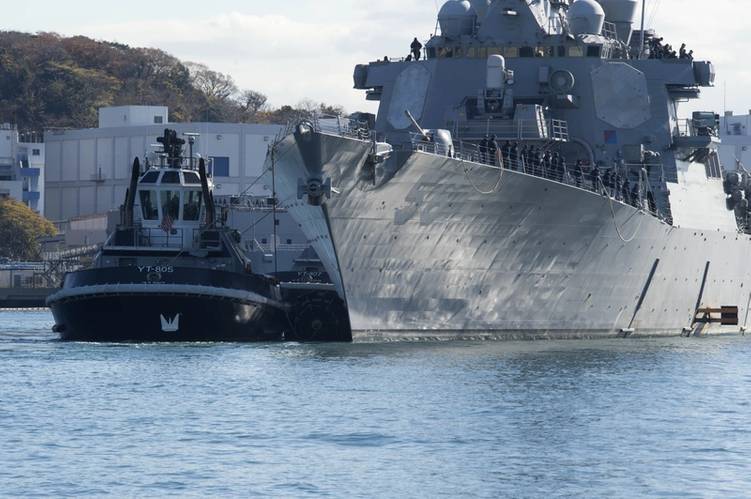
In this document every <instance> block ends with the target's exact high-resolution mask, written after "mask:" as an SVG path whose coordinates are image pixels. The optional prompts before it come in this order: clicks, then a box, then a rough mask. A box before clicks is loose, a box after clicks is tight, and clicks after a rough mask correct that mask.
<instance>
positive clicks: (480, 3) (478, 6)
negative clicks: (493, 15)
mask: <svg viewBox="0 0 751 499" xmlns="http://www.w3.org/2000/svg"><path fill="white" fill-rule="evenodd" d="M469 3H470V5H472V9H474V11H475V14H476V15H477V21H478V22H480V23H482V20H483V19H485V15H486V14H487V13H488V7H490V3H491V0H469Z"/></svg>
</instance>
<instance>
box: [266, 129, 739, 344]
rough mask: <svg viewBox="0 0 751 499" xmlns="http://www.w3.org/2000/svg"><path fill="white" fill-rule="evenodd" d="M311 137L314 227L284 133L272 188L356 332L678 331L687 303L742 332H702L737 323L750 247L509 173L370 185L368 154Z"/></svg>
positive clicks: (448, 162) (434, 168) (431, 160)
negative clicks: (340, 294) (316, 153)
mask: <svg viewBox="0 0 751 499" xmlns="http://www.w3.org/2000/svg"><path fill="white" fill-rule="evenodd" d="M316 137H317V138H318V139H319V140H321V141H323V142H324V147H323V148H322V149H323V150H324V151H336V154H335V155H334V154H329V155H327V156H326V157H325V158H324V161H323V163H324V164H323V172H324V175H326V176H328V177H330V178H331V179H332V181H333V185H334V187H335V191H336V192H335V193H334V194H333V195H332V198H331V199H330V200H328V201H327V202H326V210H327V214H328V217H325V216H324V213H323V211H322V210H321V209H320V208H315V207H311V206H309V205H307V204H306V203H305V202H304V201H300V200H298V199H297V196H296V194H295V192H296V186H297V182H298V179H301V178H306V176H307V172H306V171H305V167H304V165H303V163H302V160H301V156H300V154H299V151H297V145H296V143H295V141H294V138H293V137H291V136H290V137H287V138H286V139H285V140H284V141H282V142H281V143H280V144H279V145H278V146H277V152H278V153H277V158H278V162H277V172H278V173H277V176H278V178H280V179H281V181H279V182H278V183H277V185H278V186H281V188H280V197H281V199H283V200H286V203H285V204H286V205H287V206H288V208H289V209H290V211H291V213H292V214H293V216H294V217H295V218H297V219H298V221H300V223H301V224H302V228H303V230H305V231H306V233H307V236H308V237H309V238H310V239H311V240H312V241H313V242H314V244H315V245H316V249H317V250H318V251H319V254H321V255H323V256H324V260H325V263H326V265H327V267H329V271H330V272H332V274H333V272H334V270H335V269H334V268H332V266H336V265H337V261H338V267H339V269H340V270H341V282H342V284H343V288H344V292H345V294H346V300H347V304H348V306H349V311H350V318H351V321H352V327H353V330H355V331H357V332H358V335H359V336H361V337H362V336H368V337H376V338H379V337H384V338H388V337H392V336H396V335H400V336H408V337H437V338H442V337H445V338H450V337H457V336H458V337H494V338H509V339H516V338H544V337H593V336H617V335H621V334H624V331H625V332H627V333H630V334H633V335H662V334H668V335H670V334H673V335H678V334H682V333H683V332H684V328H688V327H690V326H691V324H692V321H693V318H694V314H695V311H696V309H697V306H706V307H720V306H737V307H739V310H740V313H739V318H740V327H739V326H735V327H727V328H726V327H723V328H720V327H714V328H713V329H712V331H713V332H728V333H732V332H739V330H741V328H745V324H746V322H747V320H748V305H749V300H751V294H750V293H751V287H749V286H746V285H745V284H746V283H749V282H751V280H749V277H751V276H750V275H749V274H750V272H749V269H750V265H749V264H748V263H747V260H748V258H747V257H748V255H749V249H751V242H750V241H749V237H748V236H743V235H739V234H736V233H725V232H719V231H714V232H709V231H704V232H702V231H701V230H695V229H682V228H680V227H672V226H670V225H667V224H665V223H663V222H661V221H659V220H658V219H656V218H654V217H652V216H650V215H647V214H642V213H639V212H637V210H636V209H634V208H633V207H631V206H628V205H624V204H621V203H618V202H615V201H612V202H611V201H610V200H609V199H608V198H607V197H604V196H601V195H598V194H595V193H593V192H590V191H587V190H583V189H578V188H575V187H572V186H568V185H563V184H559V183H556V182H552V181H548V180H545V179H542V178H538V177H533V176H528V175H524V174H521V173H517V172H510V171H506V172H504V174H503V178H502V179H501V187H500V188H499V189H498V190H497V191H496V192H492V193H491V194H483V192H487V191H489V190H492V188H493V187H494V185H495V184H496V183H497V182H498V179H499V171H497V170H492V169H488V168H484V167H481V166H479V165H476V164H472V163H466V162H462V161H461V160H458V159H453V158H442V157H439V156H435V155H431V154H425V153H414V154H411V155H409V156H408V158H407V159H406V161H405V162H404V163H403V165H402V166H401V167H400V168H399V170H398V171H397V172H396V173H395V174H394V176H393V177H391V178H386V179H385V180H383V181H382V179H380V178H378V175H377V176H376V180H375V185H373V184H374V182H373V181H370V180H368V181H365V180H363V179H364V178H366V177H367V176H366V175H363V164H364V163H365V159H366V158H367V155H368V153H369V152H370V147H371V145H370V144H369V143H367V142H363V141H357V140H354V139H350V138H344V137H338V136H332V135H326V134H316ZM466 169H470V170H471V171H470V172H469V173H466V172H465V170H466ZM379 184H380V185H379ZM293 187H294V189H293ZM611 203H612V204H611ZM611 206H612V210H611ZM613 213H615V221H614V219H613ZM326 218H328V227H327V224H326ZM306 222H307V223H306ZM310 222H313V223H310ZM617 229H618V230H620V232H621V234H620V235H619V234H618V230H617ZM329 230H330V233H331V238H329V234H328V231H329ZM632 237H633V240H631V241H630V242H625V241H624V239H625V240H630V239H631V238H632ZM332 243H333V244H332ZM632 330H633V332H632ZM705 332H710V329H705Z"/></svg>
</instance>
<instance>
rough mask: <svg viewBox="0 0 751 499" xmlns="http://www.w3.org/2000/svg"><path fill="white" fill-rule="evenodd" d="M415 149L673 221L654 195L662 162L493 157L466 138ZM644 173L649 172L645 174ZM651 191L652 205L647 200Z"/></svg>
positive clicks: (662, 179)
mask: <svg viewBox="0 0 751 499" xmlns="http://www.w3.org/2000/svg"><path fill="white" fill-rule="evenodd" d="M413 151H415V152H421V153H425V154H432V155H435V156H441V157H448V158H454V159H460V160H463V161H466V162H468V164H467V165H466V172H467V174H468V175H471V174H472V172H474V171H475V170H476V169H478V168H484V169H486V170H496V171H501V170H505V171H515V172H520V173H523V174H526V175H532V176H535V177H540V178H544V179H546V180H550V181H553V182H557V183H560V184H565V185H570V186H574V187H578V188H581V189H585V190H590V191H593V192H597V193H598V194H601V195H603V196H608V197H610V198H611V199H613V200H616V201H620V202H623V203H626V204H630V205H632V206H634V207H637V208H639V209H643V210H644V211H645V212H647V213H650V214H651V215H653V216H655V217H656V218H659V219H660V220H663V221H665V222H667V223H669V224H670V223H672V216H671V213H670V212H669V207H668V208H666V207H661V206H659V200H658V198H657V196H656V195H655V190H657V189H659V188H660V187H659V186H661V185H662V184H663V183H664V182H665V180H667V179H666V178H665V170H664V167H663V164H662V162H653V163H648V164H647V163H624V164H621V165H618V166H613V167H609V168H606V167H598V168H597V169H595V168H593V167H592V166H591V165H583V164H579V165H569V164H567V163H566V162H565V161H563V160H558V161H556V162H553V161H550V160H548V161H543V160H541V159H533V158H530V159H526V158H524V157H522V156H521V155H520V154H517V155H516V157H514V156H512V155H511V154H509V153H507V152H504V151H502V150H498V151H497V153H496V154H495V158H493V157H492V155H491V154H490V153H489V151H488V150H487V149H485V150H483V149H482V148H481V147H479V146H478V145H477V144H474V143H470V142H464V141H458V142H454V144H452V145H451V146H446V145H444V144H440V143H433V142H425V141H414V142H413ZM643 172H646V173H647V174H646V175H644V173H643ZM616 173H617V175H616ZM619 178H620V181H619V180H618V179H619ZM625 178H628V179H629V189H627V191H624V189H623V183H624V182H623V179H625ZM650 192H651V194H652V202H653V204H652V205H650V203H649V201H648V200H649V193H650Z"/></svg>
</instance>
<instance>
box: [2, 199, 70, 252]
mask: <svg viewBox="0 0 751 499" xmlns="http://www.w3.org/2000/svg"><path fill="white" fill-rule="evenodd" d="M55 234H57V230H55V226H54V225H52V223H51V222H50V221H49V220H47V219H46V218H44V217H42V216H41V215H39V214H38V213H36V212H35V211H34V210H32V209H31V208H29V207H28V206H26V205H25V204H23V203H21V202H20V201H16V200H15V199H10V198H5V199H1V200H0V256H1V257H4V258H10V259H11V260H39V258H40V256H41V255H40V244H39V240H40V239H41V238H43V237H48V236H54V235H55Z"/></svg>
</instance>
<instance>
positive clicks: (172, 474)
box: [0, 312, 751, 497]
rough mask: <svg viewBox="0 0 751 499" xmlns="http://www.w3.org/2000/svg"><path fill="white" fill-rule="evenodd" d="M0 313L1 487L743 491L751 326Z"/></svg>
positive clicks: (83, 492) (446, 492) (347, 493)
mask: <svg viewBox="0 0 751 499" xmlns="http://www.w3.org/2000/svg"><path fill="white" fill-rule="evenodd" d="M51 326H52V317H51V315H50V314H49V313H47V312H3V313H0V379H1V380H2V385H0V441H1V442H2V444H0V495H2V496H54V497H60V496H104V495H112V496H117V497H130V496H139V497H163V496H170V495H174V496H181V497H185V496H196V497H198V496H201V497H204V496H223V497H228V496H249V495H269V496H284V497H320V496H331V497H441V496H443V497H459V496H463V497H467V496H471V497H542V496H547V497H605V496H607V497H635V496H644V497H669V496H671V495H680V496H682V497H706V496H723V497H742V496H747V495H748V494H749V491H750V490H751V406H750V405H749V403H750V399H751V339H750V338H747V337H732V338H675V339H621V340H604V341H566V342H553V341H550V342H544V341H541V342H526V343H521V342H519V343H516V342H513V343H494V342H486V343H471V342H466V343H463V342H458V343H389V344H354V345H346V344H342V345H305V344H285V345H282V344H269V345H237V344H205V345H198V344H190V345H189V344H182V345H156V344H151V345H105V344H93V345H92V344H78V343H70V344H65V343H61V342H58V341H56V337H55V335H54V334H52V333H51V332H49V331H50V328H51Z"/></svg>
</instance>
